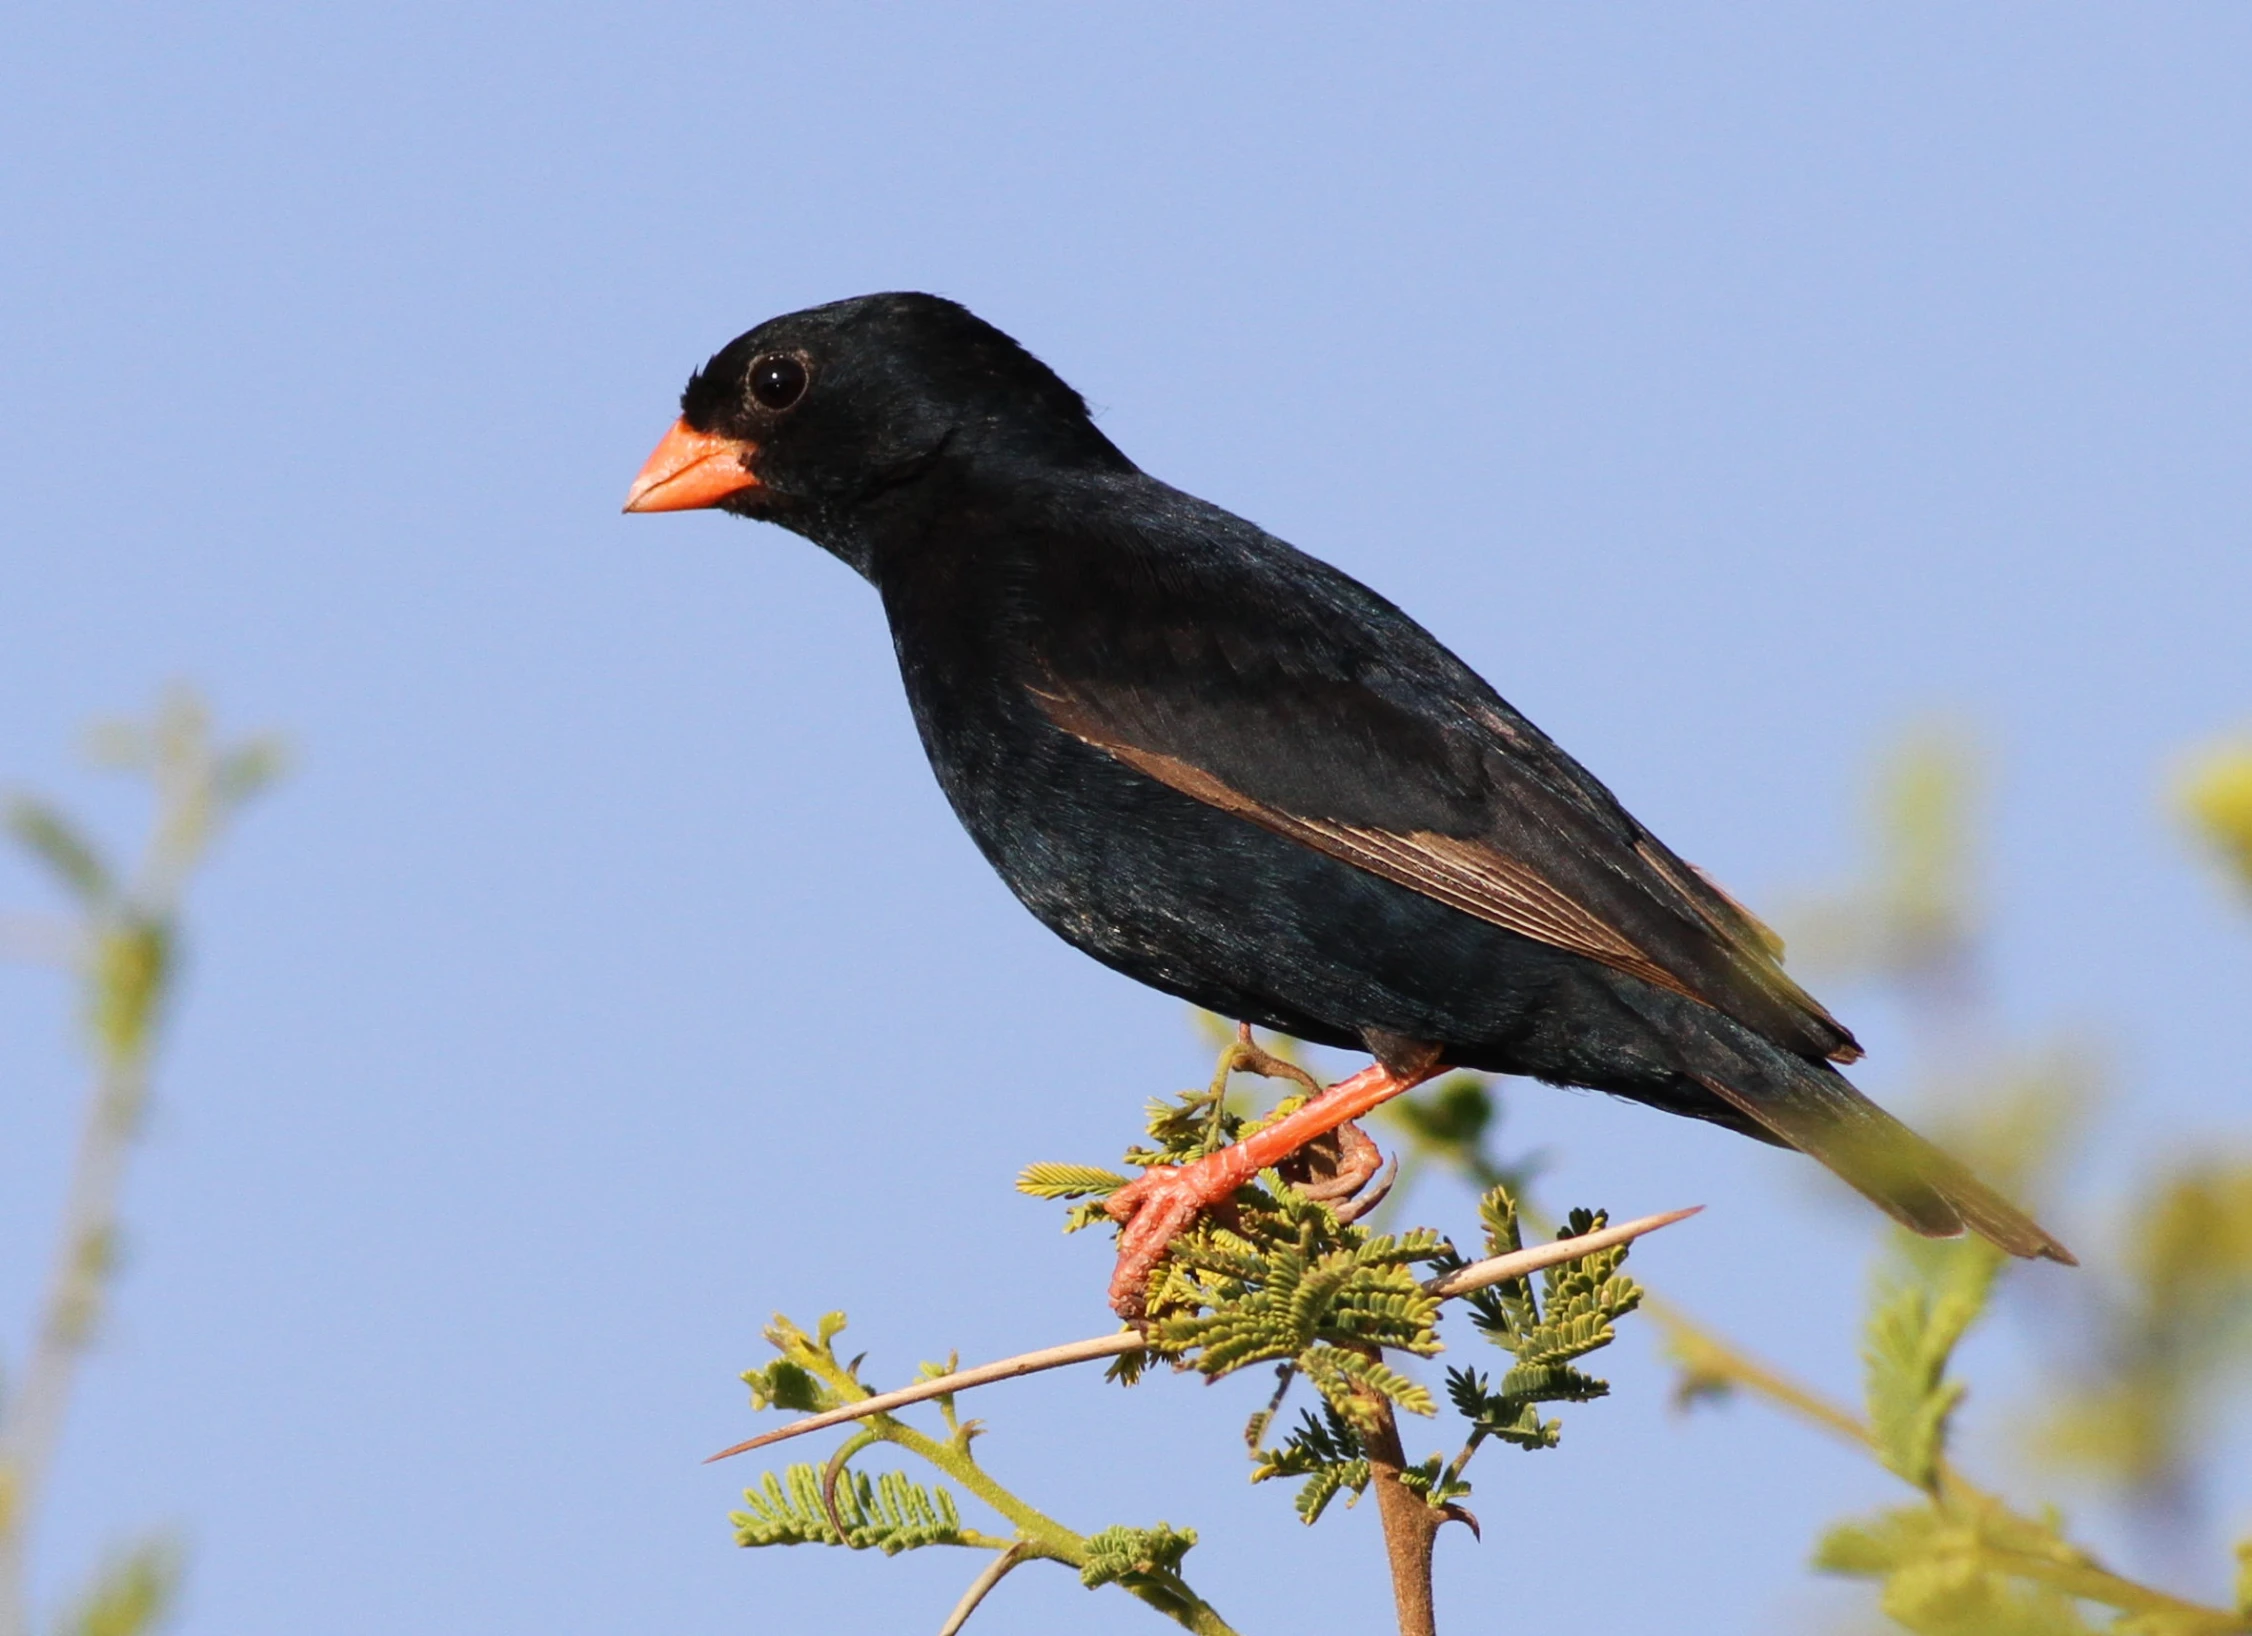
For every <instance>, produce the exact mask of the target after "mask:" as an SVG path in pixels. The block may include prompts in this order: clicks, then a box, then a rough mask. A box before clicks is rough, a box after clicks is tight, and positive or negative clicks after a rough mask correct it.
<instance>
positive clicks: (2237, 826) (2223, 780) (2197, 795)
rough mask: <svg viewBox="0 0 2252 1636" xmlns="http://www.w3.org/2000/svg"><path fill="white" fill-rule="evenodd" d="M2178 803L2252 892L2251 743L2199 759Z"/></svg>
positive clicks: (2223, 747)
mask: <svg viewBox="0 0 2252 1636" xmlns="http://www.w3.org/2000/svg"><path fill="white" fill-rule="evenodd" d="M2180 798H2181V805H2182V809H2183V811H2184V812H2185V813H2187V814H2188V817H2189V820H2190V822H2191V824H2192V825H2194V826H2195V827H2196V829H2197V832H2198V833H2199V835H2201V836H2202V837H2203V838H2204V840H2205V842H2206V844H2207V845H2209V846H2211V847H2212V848H2213V850H2214V851H2215V852H2217V853H2219V854H2220V856H2221V859H2222V861H2223V862H2224V863H2226V864H2227V865H2228V866H2229V867H2230V868H2231V869H2232V870H2233V871H2234V872H2235V874H2236V878H2237V881H2238V883H2239V884H2240V885H2242V886H2244V887H2245V888H2246V889H2247V890H2252V739H2239V740H2237V741H2235V742H2233V743H2228V744H2219V745H2215V746H2213V747H2212V748H2211V749H2208V750H2206V751H2204V752H2203V753H2202V754H2200V755H2198V756H2196V757H2195V758H2194V759H2193V760H2192V761H2191V762H2190V764H2189V768H2188V771H2187V772H2186V773H2185V774H2184V775H2183V777H2182V780H2181V795H2180Z"/></svg>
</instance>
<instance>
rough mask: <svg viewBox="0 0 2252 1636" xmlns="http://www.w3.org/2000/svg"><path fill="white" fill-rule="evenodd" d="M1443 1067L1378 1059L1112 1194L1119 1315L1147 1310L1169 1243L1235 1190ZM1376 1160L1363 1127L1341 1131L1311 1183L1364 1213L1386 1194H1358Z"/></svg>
mask: <svg viewBox="0 0 2252 1636" xmlns="http://www.w3.org/2000/svg"><path fill="white" fill-rule="evenodd" d="M1439 1071H1440V1070H1439V1068H1438V1065H1437V1064H1436V1063H1433V1064H1432V1065H1430V1066H1428V1067H1425V1068H1420V1069H1417V1070H1415V1071H1412V1072H1408V1073H1398V1074H1395V1073H1394V1072H1392V1071H1391V1070H1390V1069H1388V1068H1386V1067H1384V1066H1383V1065H1382V1064H1381V1063H1378V1064H1374V1065H1372V1066H1370V1067H1367V1068H1364V1069H1362V1070H1361V1071H1360V1072H1359V1073H1357V1074H1354V1075H1353V1076H1352V1077H1351V1078H1349V1079H1341V1080H1339V1081H1338V1082H1337V1083H1336V1084H1334V1085H1332V1086H1330V1087H1329V1088H1328V1089H1327V1090H1325V1091H1323V1092H1322V1093H1321V1094H1320V1095H1319V1096H1317V1097H1315V1098H1313V1099H1312V1100H1311V1101H1309V1102H1307V1103H1306V1104H1305V1105H1304V1106H1303V1107H1300V1108H1298V1109H1296V1110H1295V1111H1293V1112H1291V1113H1288V1114H1285V1115H1284V1116H1283V1117H1282V1118H1280V1119H1277V1120H1276V1121H1275V1122H1274V1123H1273V1124H1271V1125H1268V1126H1266V1127H1264V1128H1263V1129H1260V1130H1256V1131H1253V1132H1252V1133H1251V1134H1250V1135H1249V1136H1246V1137H1244V1138H1243V1140H1242V1141H1240V1142H1237V1143H1236V1144H1235V1145H1234V1146H1233V1147H1225V1148H1222V1149H1221V1150H1220V1151H1219V1152H1217V1153H1208V1154H1206V1155H1205V1156H1204V1157H1203V1158H1201V1159H1195V1160H1191V1161H1190V1162H1189V1163H1187V1164H1185V1165H1173V1166H1168V1167H1166V1168H1164V1169H1161V1170H1152V1171H1148V1172H1146V1173H1145V1174H1143V1175H1141V1176H1139V1177H1137V1178H1136V1179H1135V1180H1133V1181H1131V1182H1128V1183H1127V1184H1126V1185H1125V1186H1124V1187H1122V1188H1120V1189H1119V1190H1118V1191H1117V1192H1115V1193H1113V1194H1111V1196H1110V1197H1109V1198H1108V1199H1107V1200H1106V1201H1104V1204H1103V1208H1104V1209H1105V1210H1106V1211H1107V1212H1108V1213H1109V1215H1110V1218H1111V1219H1112V1220H1113V1221H1115V1222H1118V1223H1119V1224H1120V1225H1121V1226H1122V1227H1123V1228H1124V1231H1123V1232H1121V1233H1120V1234H1119V1235H1118V1265H1117V1267H1116V1268H1115V1269H1114V1270H1113V1271H1112V1273H1111V1278H1110V1306H1111V1310H1112V1311H1113V1312H1115V1313H1117V1314H1118V1315H1119V1316H1120V1317H1121V1318H1127V1319H1137V1318H1140V1317H1141V1316H1142V1313H1143V1310H1144V1298H1145V1296H1146V1294H1147V1292H1148V1288H1149V1278H1150V1274H1151V1273H1152V1272H1153V1271H1155V1270H1156V1267H1157V1264H1158V1262H1159V1261H1161V1260H1162V1259H1164V1256H1165V1251H1166V1248H1167V1247H1168V1246H1169V1245H1171V1243H1172V1242H1173V1240H1174V1239H1176V1238H1178V1237H1180V1235H1181V1234H1182V1233H1183V1232H1185V1231H1186V1230H1187V1229H1188V1226H1189V1224H1190V1223H1191V1222H1193V1221H1194V1220H1196V1218H1197V1217H1198V1216H1199V1215H1201V1214H1203V1213H1204V1212H1205V1211H1207V1210H1209V1209H1211V1208H1212V1207H1213V1206H1215V1205H1218V1204H1223V1203H1225V1202H1226V1201H1227V1200H1228V1199H1230V1198H1232V1197H1234V1195H1235V1190H1236V1189H1237V1188H1239V1187H1241V1186H1243V1184H1244V1183H1246V1182H1248V1181H1249V1180H1251V1178H1252V1177H1254V1176H1256V1175H1258V1174H1259V1172H1260V1171H1262V1170H1264V1169H1266V1168H1267V1167H1268V1166H1269V1165H1279V1164H1281V1163H1282V1162H1283V1161H1284V1160H1286V1159H1288V1158H1290V1157H1292V1156H1293V1155H1294V1154H1297V1153H1298V1152H1299V1150H1300V1149H1302V1148H1305V1147H1307V1146H1308V1145H1309V1144H1311V1143H1313V1142H1314V1141H1316V1140H1317V1139H1319V1138H1323V1137H1327V1136H1329V1135H1330V1133H1331V1132H1333V1131H1339V1129H1340V1127H1344V1126H1348V1125H1349V1122H1350V1121H1352V1120H1354V1119H1357V1118H1358V1117H1360V1115H1362V1114H1364V1113H1367V1112H1368V1111H1369V1110H1370V1109H1371V1108H1374V1107H1376V1106H1377V1105H1378V1104H1380V1103H1383V1102H1388V1101H1390V1100H1391V1099H1392V1098H1393V1097H1395V1096H1398V1095H1399V1094H1400V1093H1401V1092H1402V1091H1405V1090H1410V1089H1412V1088H1414V1087H1415V1086H1417V1085H1420V1084H1421V1083H1423V1081H1424V1080H1426V1079H1429V1078H1430V1077H1431V1076H1432V1075H1433V1074H1435V1073H1437V1072H1439ZM1378 1158H1379V1155H1378V1154H1377V1151H1376V1144H1375V1143H1374V1142H1372V1141H1370V1140H1369V1139H1368V1137H1367V1136H1366V1135H1364V1134H1363V1133H1362V1132H1361V1131H1359V1130H1358V1129H1353V1130H1351V1132H1350V1134H1349V1135H1347V1134H1340V1135H1339V1136H1338V1137H1337V1138H1336V1139H1335V1152H1334V1154H1333V1155H1309V1159H1310V1160H1311V1163H1310V1164H1309V1166H1308V1172H1309V1173H1308V1185H1309V1186H1311V1187H1312V1188H1314V1189H1316V1190H1317V1191H1316V1196H1317V1197H1323V1198H1325V1199H1326V1198H1330V1197H1334V1198H1336V1199H1338V1200H1340V1201H1345V1202H1347V1204H1348V1208H1352V1213H1353V1214H1355V1215H1358V1214H1361V1213H1362V1212H1363V1211H1365V1210H1368V1209H1372V1208H1374V1206H1375V1204H1376V1202H1377V1199H1380V1198H1381V1197H1382V1196H1383V1195H1382V1193H1381V1191H1379V1192H1378V1193H1377V1194H1376V1196H1375V1197H1374V1198H1369V1199H1367V1200H1366V1201H1365V1202H1364V1201H1363V1200H1362V1199H1360V1198H1357V1197H1355V1195H1356V1194H1358V1193H1360V1191H1361V1189H1362V1188H1363V1186H1364V1185H1365V1184H1366V1183H1367V1181H1368V1179H1369V1177H1370V1176H1372V1175H1373V1174H1374V1173H1375V1170H1376V1166H1377V1161H1378ZM1386 1185H1387V1186H1388V1185H1389V1183H1387V1184H1386Z"/></svg>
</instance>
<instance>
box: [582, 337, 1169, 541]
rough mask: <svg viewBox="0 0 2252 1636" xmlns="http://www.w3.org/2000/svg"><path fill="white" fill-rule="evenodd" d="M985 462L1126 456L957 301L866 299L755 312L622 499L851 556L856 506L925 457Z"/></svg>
mask: <svg viewBox="0 0 2252 1636" xmlns="http://www.w3.org/2000/svg"><path fill="white" fill-rule="evenodd" d="M992 461H1006V462H1015V463H1037V464H1041V465H1046V466H1049V467H1053V468H1059V469H1068V468H1073V467H1085V466H1111V467H1119V466H1124V465H1125V464H1126V460H1125V456H1123V455H1121V454H1120V453H1119V452H1118V450H1117V449H1116V448H1115V447H1114V446H1113V445H1112V444H1111V442H1110V440H1109V439H1108V438H1106V437H1104V436H1103V435H1102V433H1101V432H1099V431H1097V430H1096V429H1095V425H1094V422H1093V421H1092V420H1090V419H1089V418H1088V415H1087V405H1086V403H1085V401H1084V400H1083V399H1082V398H1081V397H1080V396H1079V394H1078V393H1077V392H1074V391H1073V390H1072V389H1071V388H1070V387H1069V386H1067V385H1065V384H1064V382H1063V381H1062V379H1061V378H1059V377H1058V376H1057V374H1056V372H1055V371H1054V370H1052V369H1050V368H1049V367H1048V366H1047V365H1046V364H1044V363H1042V362H1041V361H1040V360H1039V359H1037V358H1035V357H1033V356H1032V354H1031V353H1029V352H1027V351H1025V350H1024V348H1023V347H1021V346H1019V345H1018V344H1017V343H1016V342H1015V341H1013V340H1011V339H1010V338H1009V337H1008V336H1006V335H1004V334H1002V333H1001V331H999V330H997V329H995V328H994V327H993V326H992V325H991V324H988V323H986V322H985V321H984V320H983V319H981V318H979V317H977V316H976V315H975V314H973V313H972V312H970V310H969V309H968V308H966V307H963V306H961V305H959V304H958V303H956V302H952V301H946V300H942V299H941V298H939V297H938V296H935V295H918V294H912V293H907V294H894V295H864V296H858V297H856V298H854V299H852V300H850V301H835V302H831V303H830V304H829V305H827V306H824V307H809V308H807V309H806V310H805V311H803V312H794V313H790V314H788V315H786V316H784V317H781V318H773V319H769V320H768V321H767V322H766V323H763V324H761V325H759V327H758V328H756V329H754V330H751V331H750V332H748V333H747V334H744V335H739V336H737V337H736V338H735V339H734V340H732V341H730V342H728V343H727V345H726V346H724V347H722V348H721V349H720V350H719V351H718V352H717V353H716V354H714V356H713V357H712V360H711V362H709V363H707V364H706V365H704V367H703V368H702V369H700V370H698V371H697V372H696V374H695V375H694V376H693V377H692V378H691V379H690V380H689V382H688V388H687V390H686V391H684V392H683V393H682V394H681V396H680V420H679V422H678V423H677V424H675V425H674V427H673V429H672V430H671V431H670V432H669V433H667V434H666V436H665V439H664V441H663V442H662V443H660V444H659V445H658V448H657V452H656V453H655V454H653V455H651V456H650V458H649V463H648V464H647V465H646V466H644V467H643V468H642V471H641V475H640V476H639V477H638V478H636V479H635V481H634V486H633V492H632V494H631V495H630V496H629V497H628V499H627V501H626V509H627V510H628V511H681V510H689V509H692V508H698V507H706V506H717V507H720V508H721V509H723V510H727V511H733V512H736V513H739V514H740V515H743V516H746V517H759V518H764V519H766V520H768V521H771V522H777V523H781V524H783V525H784V526H785V527H789V528H793V529H795V530H797V531H798V532H799V533H802V534H806V535H808V536H810V537H811V538H813V539H815V540H817V541H818V542H819V543H821V544H823V545H826V546H828V547H829V548H830V549H831V550H834V551H838V552H839V554H840V555H845V556H846V557H847V559H848V560H852V559H853V558H854V557H855V556H856V555H858V553H857V552H856V551H854V550H852V549H850V547H849V541H850V537H851V536H852V535H853V534H854V533H855V529H856V523H857V522H858V520H859V519H858V517H857V516H856V514H857V513H859V512H861V511H863V510H864V509H865V508H867V507H868V506H870V505H872V504H875V503H877V502H878V501H879V499H880V498H881V497H883V496H886V495H889V494H891V493H893V492H894V491H896V490H898V489H900V487H901V486H902V485H904V484H908V483H911V482H913V481H914V480H916V479H917V478H918V477H921V476H923V475H924V474H926V473H928V472H929V471H931V470H932V469H933V468H934V467H940V466H950V467H953V468H954V469H957V470H965V469H970V468H973V467H974V466H976V465H977V464H980V463H984V462H992ZM855 565H856V566H859V567H861V568H862V569H863V571H865V569H866V564H865V563H864V562H858V563H856V564H855Z"/></svg>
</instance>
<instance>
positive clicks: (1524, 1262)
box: [705, 1204, 1704, 1465]
mask: <svg viewBox="0 0 2252 1636" xmlns="http://www.w3.org/2000/svg"><path fill="white" fill-rule="evenodd" d="M1703 1208H1704V1206H1703V1205H1701V1204H1693V1205H1691V1206H1690V1207H1689V1208H1688V1209H1686V1210H1669V1211H1666V1212H1665V1213H1664V1214H1662V1215H1655V1216H1643V1217H1641V1218H1639V1219H1637V1220H1634V1221H1625V1222H1621V1223H1620V1224H1619V1225H1618V1226H1616V1227H1605V1228H1602V1229H1601V1230H1600V1231H1597V1232H1592V1233H1582V1234H1581V1235H1580V1236H1579V1237H1577V1238H1564V1239H1558V1240H1557V1241H1556V1242H1555V1243H1553V1244H1536V1245H1533V1246H1532V1247H1531V1248H1529V1249H1523V1250H1518V1251H1515V1252H1513V1253H1512V1254H1509V1255H1497V1256H1490V1257H1488V1258H1487V1259H1486V1260H1483V1261H1473V1262H1471V1263H1470V1265H1468V1266H1467V1267H1457V1268H1456V1269H1455V1270H1454V1271H1452V1272H1446V1273H1441V1274H1440V1275H1439V1276H1438V1277H1436V1278H1432V1279H1428V1280H1426V1281H1425V1283H1424V1285H1423V1288H1424V1290H1425V1291H1426V1292H1427V1293H1429V1294H1431V1295H1434V1296H1437V1297H1438V1298H1439V1299H1440V1300H1442V1301H1452V1300H1455V1299H1457V1298H1458V1297H1461V1296H1464V1295H1468V1294H1470V1293H1472V1292H1473V1291H1476V1290H1482V1289H1484V1288H1486V1287H1487V1286H1488V1285H1490V1284H1498V1283H1501V1282H1503V1281H1504V1280H1505V1279H1510V1278H1522V1277H1524V1276H1525V1275H1526V1274H1527V1273H1534V1272H1539V1271H1540V1270H1541V1269H1542V1268H1544V1267H1553V1266H1556V1265H1558V1264H1560V1263H1562V1262H1566V1261H1577V1260H1578V1259H1579V1258H1580V1257H1582V1256H1584V1255H1593V1254H1594V1253H1595V1252H1596V1251H1598V1250H1608V1249H1612V1248H1615V1247H1616V1246H1618V1245H1621V1244H1627V1243H1631V1242H1632V1241H1633V1240H1635V1239H1637V1238H1640V1237H1641V1236H1642V1235H1643V1234H1645V1233H1654V1232H1656V1231H1657V1230H1658V1229H1659V1228H1661V1227H1670V1226H1672V1225H1673V1224H1674V1223H1675V1222H1677V1221H1681V1220H1685V1219H1686V1218H1688V1217H1690V1216H1693V1215H1695V1214H1696V1213H1697V1212H1698V1211H1699V1210H1702V1209H1703ZM1148 1346H1149V1340H1148V1338H1147V1337H1146V1336H1144V1335H1143V1334H1142V1333H1141V1331H1139V1330H1135V1329H1125V1330H1120V1331H1119V1332H1118V1333H1117V1334H1115V1335H1097V1336H1094V1337H1092V1338H1090V1339H1088V1340H1083V1341H1067V1342H1065V1343H1064V1344H1063V1345H1061V1346H1045V1347H1041V1348H1040V1349H1039V1350H1038V1351H1034V1352H1020V1353H1018V1354H1017V1355H1016V1356H1015V1357H1013V1358H1002V1359H1000V1360H999V1361H997V1362H994V1363H981V1364H978V1365H977V1366H976V1367H974V1368H970V1369H957V1370H955V1371H954V1372H953V1373H952V1374H947V1375H940V1376H938V1377H937V1378H936V1379H935V1380H920V1381H917V1382H916V1383H915V1384H914V1385H912V1386H902V1387H900V1388H899V1389H898V1390H897V1391H892V1392H878V1393H877V1394H876V1395H874V1396H873V1397H865V1398H860V1399H858V1400H856V1401H854V1402H851V1403H845V1404H841V1405H839V1406H838V1407H836V1408H834V1409H828V1410H824V1411H823V1412H822V1413H820V1414H815V1415H808V1416H806V1418H805V1419H803V1420H793V1421H792V1422H790V1424H789V1425H787V1426H784V1427H782V1428H781V1429H780V1430H779V1431H770V1432H767V1433H766V1434H765V1435H764V1436H761V1437H753V1438H750V1439H748V1440H747V1441H744V1442H741V1443H737V1444H735V1445H734V1446H733V1447H732V1448H724V1449H721V1450H720V1451H719V1452H718V1453H717V1454H713V1455H708V1456H706V1458H705V1464H707V1465H709V1464H710V1463H711V1462H712V1461H714V1460H725V1459H729V1458H731V1457H732V1456H734V1455H738V1454H748V1453H749V1452H750V1451H751V1450H753V1449H763V1448H767V1447H770V1446H771V1445H773V1444H775V1443H780V1442H785V1441H787V1440H788V1439H790V1438H792V1437H803V1436H805V1435H806V1434H807V1433H808V1432H817V1431H826V1430H827V1429H828V1428H829V1427H831V1426H841V1425H844V1424H845V1423H846V1422H847V1421H852V1420H861V1419H865V1418H866V1417H867V1416H869V1415H874V1414H889V1413H890V1412H891V1411H892V1410H894V1409H904V1408H906V1407H908V1406H909V1405H910V1404H915V1403H926V1402H928V1401H929V1400H930V1399H932V1398H934V1397H950V1396H952V1395H953V1394H954V1393H956V1392H965V1391H968V1390H969V1389H970V1388H971V1387H973V1386H990V1385H992V1384H993V1383H994V1382H996V1381H1002V1380H1015V1379H1017V1378H1018V1377H1019V1376H1023V1375H1036V1374H1039V1373H1041V1372H1043V1371H1044V1370H1049V1369H1064V1368H1068V1367H1070V1366H1071V1365H1072V1364H1077V1363H1092V1362H1094V1361H1095V1360H1096V1359H1097V1358H1119V1357H1124V1356H1125V1355H1126V1354H1127V1353H1129V1352H1140V1351H1143V1350H1146V1349H1147V1348H1148Z"/></svg>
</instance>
